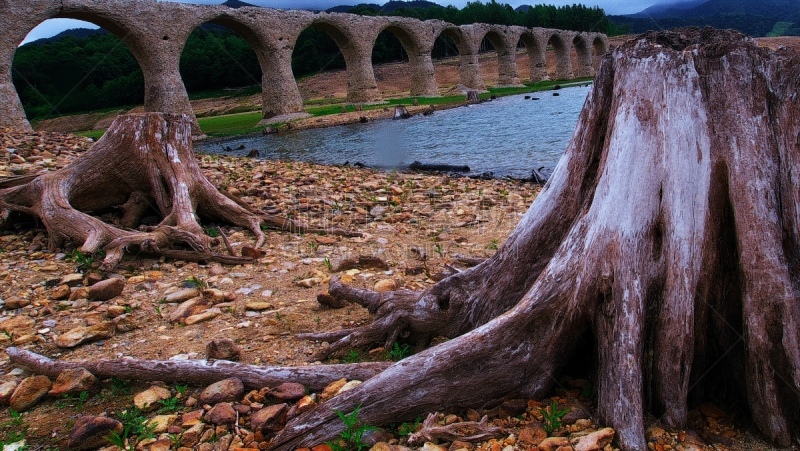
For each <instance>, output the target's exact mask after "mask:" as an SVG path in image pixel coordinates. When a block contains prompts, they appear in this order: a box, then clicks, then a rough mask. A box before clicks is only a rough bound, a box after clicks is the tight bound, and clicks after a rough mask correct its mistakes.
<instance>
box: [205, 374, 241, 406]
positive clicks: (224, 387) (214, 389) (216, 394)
mask: <svg viewBox="0 0 800 451" xmlns="http://www.w3.org/2000/svg"><path fill="white" fill-rule="evenodd" d="M242 393H244V384H243V383H242V380H241V379H239V378H237V377H232V378H230V379H223V380H221V381H219V382H216V383H213V384H211V385H209V386H208V387H206V388H205V390H203V391H202V392H201V393H200V396H199V397H198V401H199V402H200V404H211V405H214V404H216V403H219V402H233V401H236V400H238V399H239V398H241V396H242Z"/></svg>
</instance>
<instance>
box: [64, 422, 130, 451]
mask: <svg viewBox="0 0 800 451" xmlns="http://www.w3.org/2000/svg"><path fill="white" fill-rule="evenodd" d="M122 429H123V427H122V423H120V422H119V421H117V420H115V419H113V418H108V417H95V416H88V415H85V416H80V417H78V419H77V420H76V421H75V427H74V428H72V432H70V434H69V443H68V445H67V447H69V448H72V449H82V450H83V449H97V448H100V447H102V446H104V445H107V444H108V441H106V439H105V437H106V436H107V435H108V434H109V433H111V432H116V433H117V434H121V433H122Z"/></svg>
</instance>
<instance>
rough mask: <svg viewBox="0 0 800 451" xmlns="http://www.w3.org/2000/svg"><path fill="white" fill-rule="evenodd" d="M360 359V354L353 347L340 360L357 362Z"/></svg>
mask: <svg viewBox="0 0 800 451" xmlns="http://www.w3.org/2000/svg"><path fill="white" fill-rule="evenodd" d="M360 361H361V354H360V353H359V352H358V351H356V350H355V349H351V350H350V351H348V352H347V355H345V356H344V357H342V362H344V363H359V362H360Z"/></svg>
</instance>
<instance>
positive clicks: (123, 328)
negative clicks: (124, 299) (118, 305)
mask: <svg viewBox="0 0 800 451" xmlns="http://www.w3.org/2000/svg"><path fill="white" fill-rule="evenodd" d="M111 322H112V323H114V329H116V331H117V332H121V333H125V332H130V331H132V330H134V329H136V327H137V326H136V322H135V321H134V320H133V317H132V316H130V315H127V314H126V315H120V316H118V317H116V318H114V319H113V320H111Z"/></svg>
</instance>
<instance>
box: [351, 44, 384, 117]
mask: <svg viewBox="0 0 800 451" xmlns="http://www.w3.org/2000/svg"><path fill="white" fill-rule="evenodd" d="M349 44H350V45H347V46H344V47H341V49H342V54H343V55H344V60H345V64H347V101H348V102H350V103H373V102H380V101H381V100H383V99H382V98H381V93H380V91H378V82H377V81H376V80H375V72H374V71H373V70H372V47H368V46H366V45H358V44H357V43H353V42H351V43H349Z"/></svg>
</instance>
